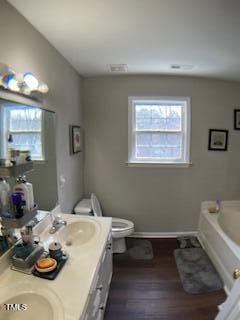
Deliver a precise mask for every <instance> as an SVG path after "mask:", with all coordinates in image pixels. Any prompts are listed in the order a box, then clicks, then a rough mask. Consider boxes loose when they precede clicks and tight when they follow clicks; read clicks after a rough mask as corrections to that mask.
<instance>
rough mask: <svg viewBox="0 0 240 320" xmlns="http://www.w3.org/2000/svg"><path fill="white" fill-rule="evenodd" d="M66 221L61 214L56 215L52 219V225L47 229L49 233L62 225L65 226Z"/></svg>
mask: <svg viewBox="0 0 240 320" xmlns="http://www.w3.org/2000/svg"><path fill="white" fill-rule="evenodd" d="M66 225H67V221H65V220H63V218H62V217H61V216H56V217H55V218H54V220H53V223H52V227H51V229H50V230H49V233H55V232H57V231H58V230H59V229H60V228H61V227H62V226H66Z"/></svg>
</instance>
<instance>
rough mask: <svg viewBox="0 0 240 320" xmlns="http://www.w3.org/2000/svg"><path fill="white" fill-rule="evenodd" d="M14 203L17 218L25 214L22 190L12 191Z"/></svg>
mask: <svg viewBox="0 0 240 320" xmlns="http://www.w3.org/2000/svg"><path fill="white" fill-rule="evenodd" d="M12 204H13V208H14V215H15V218H16V219H19V218H21V217H22V216H23V214H24V210H23V201H22V195H21V193H20V192H13V193H12Z"/></svg>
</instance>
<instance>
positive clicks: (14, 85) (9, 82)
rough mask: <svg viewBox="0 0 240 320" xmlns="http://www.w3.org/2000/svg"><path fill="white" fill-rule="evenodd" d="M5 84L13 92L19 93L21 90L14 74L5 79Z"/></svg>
mask: <svg viewBox="0 0 240 320" xmlns="http://www.w3.org/2000/svg"><path fill="white" fill-rule="evenodd" d="M4 84H6V86H7V88H8V89H9V90H11V91H17V92H18V91H19V90H20V88H19V85H18V82H17V80H16V78H15V75H14V74H10V75H8V76H7V77H6V78H4Z"/></svg>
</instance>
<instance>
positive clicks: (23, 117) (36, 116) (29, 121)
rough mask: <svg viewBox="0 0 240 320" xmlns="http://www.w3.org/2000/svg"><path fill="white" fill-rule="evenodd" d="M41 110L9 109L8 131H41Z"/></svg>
mask: <svg viewBox="0 0 240 320" xmlns="http://www.w3.org/2000/svg"><path fill="white" fill-rule="evenodd" d="M41 121H42V110H40V109H36V108H34V109H33V108H27V107H26V108H15V109H14V108H13V107H10V108H9V127H10V131H41V127H42V125H41Z"/></svg>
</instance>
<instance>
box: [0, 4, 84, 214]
mask: <svg viewBox="0 0 240 320" xmlns="http://www.w3.org/2000/svg"><path fill="white" fill-rule="evenodd" d="M0 30H1V32H0V47H1V50H0V61H1V62H3V63H6V64H8V65H10V66H11V67H12V68H13V69H14V70H16V71H17V72H24V71H31V72H33V73H34V74H36V76H37V77H39V78H40V79H42V80H43V81H45V82H46V83H47V84H48V86H49V88H50V92H49V94H48V95H47V96H46V98H44V103H45V105H46V106H47V107H48V108H50V109H51V110H54V111H56V113H57V133H56V136H57V172H58V178H59V176H60V174H63V175H64V176H65V178H66V184H65V187H64V189H60V188H59V196H60V202H61V206H62V209H63V210H66V211H69V210H71V209H72V208H73V206H74V204H75V203H76V201H77V200H78V199H79V198H80V196H81V195H82V192H83V186H82V181H83V170H82V169H83V162H82V154H78V155H75V156H70V155H69V128H68V126H69V124H77V125H81V124H82V107H81V97H82V94H81V78H80V77H79V75H78V73H77V72H76V71H75V70H74V69H73V68H72V67H71V65H70V64H69V63H68V62H67V61H66V60H65V59H64V58H63V57H62V56H61V55H60V54H59V53H58V52H57V51H56V49H55V48H54V47H53V46H52V45H51V44H50V43H49V42H48V41H47V40H46V39H45V38H44V37H43V36H42V35H41V34H40V33H39V32H38V31H36V30H35V29H34V28H33V27H32V25H31V24H29V23H28V22H27V21H26V20H25V18H23V16H22V15H20V14H19V13H18V12H17V11H16V10H15V9H14V8H13V7H12V6H11V5H10V4H8V3H7V2H6V1H4V0H0ZM50 188H51V186H50V185H46V186H45V190H44V192H45V193H46V194H47V193H48V192H49V190H50Z"/></svg>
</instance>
